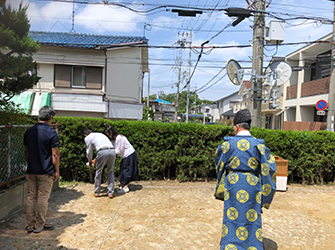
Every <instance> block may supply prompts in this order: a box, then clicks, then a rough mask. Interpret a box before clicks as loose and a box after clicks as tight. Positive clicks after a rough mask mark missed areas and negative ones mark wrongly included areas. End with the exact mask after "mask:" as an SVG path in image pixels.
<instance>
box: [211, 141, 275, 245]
mask: <svg viewBox="0 0 335 250" xmlns="http://www.w3.org/2000/svg"><path fill="white" fill-rule="evenodd" d="M215 164H216V166H217V179H218V185H217V189H216V193H215V197H216V198H218V199H222V200H224V214H223V223H222V235H221V249H222V250H242V249H243V250H260V249H263V236H262V218H261V211H262V207H265V208H269V206H270V203H271V202H272V199H273V197H274V195H275V192H276V162H275V158H274V156H273V155H272V154H271V153H270V150H269V149H268V148H267V147H266V146H265V145H264V141H263V140H262V139H256V138H254V137H252V136H251V135H250V136H248V135H236V136H234V137H225V138H224V142H223V143H222V144H221V145H220V146H219V147H218V148H217V151H216V154H215Z"/></svg>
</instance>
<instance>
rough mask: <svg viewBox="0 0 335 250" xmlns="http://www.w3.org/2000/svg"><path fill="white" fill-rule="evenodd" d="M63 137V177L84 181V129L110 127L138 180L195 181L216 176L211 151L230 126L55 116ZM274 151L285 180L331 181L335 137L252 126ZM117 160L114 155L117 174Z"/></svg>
mask: <svg viewBox="0 0 335 250" xmlns="http://www.w3.org/2000/svg"><path fill="white" fill-rule="evenodd" d="M54 122H55V123H58V124H59V128H58V133H59V138H60V141H61V147H60V154H61V165H60V166H61V175H62V178H63V179H65V180H77V181H88V180H89V176H90V169H89V167H87V166H86V164H85V163H86V161H87V160H86V157H85V150H86V146H85V143H84V140H83V137H82V136H81V132H82V131H83V130H84V129H85V128H89V129H91V130H92V131H95V132H102V133H103V132H104V130H105V127H106V126H108V125H111V126H114V127H115V128H116V129H117V130H118V132H119V133H121V134H123V135H125V136H126V137H127V138H128V140H129V141H130V143H131V144H132V145H133V146H134V148H135V150H136V153H137V156H138V161H139V168H140V179H141V180H149V179H175V178H176V179H178V180H179V181H193V180H199V179H205V180H208V179H212V178H215V176H216V174H215V173H216V171H215V165H214V156H213V155H214V153H215V150H216V148H217V146H218V145H219V144H220V143H221V142H222V140H223V137H224V136H227V135H228V134H231V132H232V127H226V126H222V125H202V124H194V123H188V124H185V123H182V124H180V123H161V122H150V121H125V120H122V121H110V120H105V119H96V118H70V117H55V119H54ZM251 133H252V135H253V136H255V137H256V138H263V139H264V140H265V144H266V145H267V146H268V147H269V148H270V149H271V151H272V153H273V154H274V155H278V156H280V157H282V158H284V159H287V160H289V181H290V182H304V183H311V184H313V183H325V182H326V183H328V182H333V181H334V162H335V161H334V160H335V150H334V147H335V135H334V133H331V132H327V131H326V132H307V131H306V132H296V131H279V130H265V129H258V128H253V129H252V130H251ZM120 162H121V159H120V157H117V160H116V163H115V175H116V176H117V175H118V173H119V166H120Z"/></svg>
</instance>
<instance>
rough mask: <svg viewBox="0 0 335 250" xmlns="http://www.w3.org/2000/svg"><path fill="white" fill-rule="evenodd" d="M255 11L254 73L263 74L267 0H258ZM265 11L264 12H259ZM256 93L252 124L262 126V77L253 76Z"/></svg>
mask: <svg viewBox="0 0 335 250" xmlns="http://www.w3.org/2000/svg"><path fill="white" fill-rule="evenodd" d="M254 4H255V12H254V34H253V40H252V49H253V52H252V73H253V74H254V73H256V74H257V75H258V76H261V75H263V50H264V30H265V14H264V12H265V10H266V0H256V1H254ZM257 11H263V12H257ZM252 88H253V91H254V92H253V93H254V95H253V96H254V100H253V107H252V109H251V117H252V124H251V125H252V126H256V127H259V128H261V127H262V100H261V99H262V79H255V78H252Z"/></svg>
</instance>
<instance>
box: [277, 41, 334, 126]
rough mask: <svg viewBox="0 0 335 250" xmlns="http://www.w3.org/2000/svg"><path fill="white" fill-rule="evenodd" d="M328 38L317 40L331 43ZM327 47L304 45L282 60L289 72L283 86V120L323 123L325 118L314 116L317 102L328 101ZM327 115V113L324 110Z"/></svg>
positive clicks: (322, 44)
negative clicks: (288, 78) (288, 76)
mask: <svg viewBox="0 0 335 250" xmlns="http://www.w3.org/2000/svg"><path fill="white" fill-rule="evenodd" d="M331 37H332V36H331V35H327V36H325V37H323V38H320V39H319V40H324V41H331ZM330 51H331V44H328V43H318V44H311V45H308V46H305V47H303V48H301V49H299V50H297V51H295V52H293V53H291V54H289V55H287V56H286V57H285V60H286V61H287V62H288V63H289V64H290V65H291V67H292V68H296V69H298V71H293V72H292V76H291V77H290V80H289V81H288V82H287V83H285V84H284V89H283V90H284V95H283V107H284V108H286V109H287V110H286V112H284V121H297V122H326V121H327V116H318V115H316V111H317V110H316V108H315V106H316V103H317V101H319V100H321V99H324V100H326V101H328V99H329V94H328V92H329V83H330V62H331V60H330ZM326 115H327V111H326Z"/></svg>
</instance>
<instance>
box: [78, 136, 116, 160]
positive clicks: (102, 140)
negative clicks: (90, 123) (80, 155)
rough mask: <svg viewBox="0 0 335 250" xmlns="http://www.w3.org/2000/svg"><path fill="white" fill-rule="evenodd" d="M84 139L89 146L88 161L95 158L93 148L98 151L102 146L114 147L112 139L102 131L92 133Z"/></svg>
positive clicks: (87, 150) (87, 151)
mask: <svg viewBox="0 0 335 250" xmlns="http://www.w3.org/2000/svg"><path fill="white" fill-rule="evenodd" d="M84 140H85V143H86V146H87V149H86V156H87V159H88V161H91V160H92V158H93V149H95V151H97V152H98V151H99V149H101V148H113V144H112V143H111V141H110V140H109V139H108V137H107V136H106V135H104V134H102V133H98V132H95V133H90V134H89V135H88V136H86V137H85V139H84Z"/></svg>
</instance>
